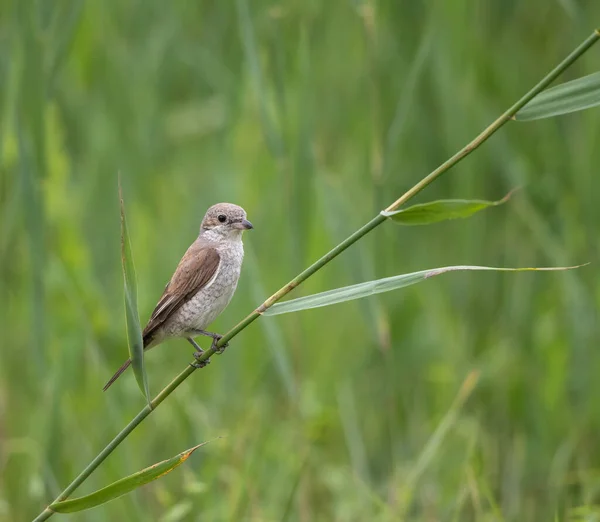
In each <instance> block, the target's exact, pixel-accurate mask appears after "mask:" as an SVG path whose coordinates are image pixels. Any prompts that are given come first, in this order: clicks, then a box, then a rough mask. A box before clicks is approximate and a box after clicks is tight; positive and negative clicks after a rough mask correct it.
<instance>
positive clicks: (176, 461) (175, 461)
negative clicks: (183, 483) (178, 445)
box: [49, 442, 207, 513]
mask: <svg viewBox="0 0 600 522" xmlns="http://www.w3.org/2000/svg"><path fill="white" fill-rule="evenodd" d="M204 444H207V442H203V443H202V444H198V445H197V446H194V447H193V448H190V449H188V450H186V451H184V452H182V453H180V454H179V455H175V456H174V457H172V458H170V459H168V460H163V461H162V462H159V463H157V464H154V465H153V466H150V467H148V468H145V469H143V470H141V471H138V472H137V473H134V474H133V475H129V476H128V477H125V478H122V479H121V480H117V481H116V482H113V483H112V484H110V485H108V486H106V487H105V488H102V489H99V490H98V491H94V493H90V494H89V495H85V496H84V497H78V498H74V499H72V500H63V501H62V502H54V503H53V504H50V506H49V508H50V509H51V510H52V511H55V512H56V513H75V512H76V511H83V510H86V509H90V508H93V507H96V506H99V505H101V504H105V503H106V502H109V501H111V500H114V499H115V498H118V497H121V496H123V495H125V494H126V493H129V492H130V491H133V490H134V489H137V488H139V487H140V486H143V485H144V484H148V482H152V481H153V480H156V479H157V478H160V477H162V476H163V475H166V474H167V473H170V472H171V471H173V470H174V469H175V468H176V467H177V466H179V465H181V464H183V463H184V462H185V461H186V460H187V459H188V457H189V456H190V455H191V454H192V453H194V451H196V450H197V449H198V448H199V447H200V446H204Z"/></svg>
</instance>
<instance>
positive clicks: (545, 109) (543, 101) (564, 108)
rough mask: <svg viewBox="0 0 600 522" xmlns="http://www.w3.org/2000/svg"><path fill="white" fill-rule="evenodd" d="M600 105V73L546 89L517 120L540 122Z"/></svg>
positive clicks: (528, 105)
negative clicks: (543, 119) (542, 119)
mask: <svg viewBox="0 0 600 522" xmlns="http://www.w3.org/2000/svg"><path fill="white" fill-rule="evenodd" d="M596 105H600V72H597V73H594V74H590V75H589V76H584V77H583V78H578V79H577V80H573V81H572V82H566V83H563V84H561V85H557V86H556V87H552V88H550V89H546V90H545V91H542V92H541V93H540V94H538V95H537V96H536V97H535V98H533V100H531V101H530V102H529V103H528V104H527V105H525V107H523V108H522V109H521V110H520V111H519V112H517V114H516V115H515V120H520V121H527V120H539V119H541V118H549V117H550V116H558V115H559V114H567V113H569V112H575V111H581V110H583V109H589V108H590V107H594V106H596Z"/></svg>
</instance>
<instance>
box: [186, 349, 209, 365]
mask: <svg viewBox="0 0 600 522" xmlns="http://www.w3.org/2000/svg"><path fill="white" fill-rule="evenodd" d="M203 355H204V351H202V352H198V351H196V352H194V359H196V362H192V363H190V366H191V367H192V368H204V367H205V366H206V365H208V364H210V359H206V360H205V361H199V360H198V359H200V357H202V356H203Z"/></svg>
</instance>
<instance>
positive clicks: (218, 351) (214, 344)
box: [194, 330, 229, 355]
mask: <svg viewBox="0 0 600 522" xmlns="http://www.w3.org/2000/svg"><path fill="white" fill-rule="evenodd" d="M194 334H195V335H206V336H207V337H212V340H213V341H212V344H211V345H210V348H211V350H212V349H213V348H214V349H215V353H216V354H219V355H221V354H222V353H223V352H224V351H225V348H227V347H228V346H229V343H225V345H223V346H221V347H218V348H217V343H218V342H219V341H220V340H221V339H222V338H223V336H222V335H221V334H218V333H213V332H207V331H206V330H194Z"/></svg>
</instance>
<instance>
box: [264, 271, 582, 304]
mask: <svg viewBox="0 0 600 522" xmlns="http://www.w3.org/2000/svg"><path fill="white" fill-rule="evenodd" d="M580 266H584V265H577V266H568V267H549V268H494V267H489V266H469V265H459V266H445V267H442V268H432V269H430V270H422V271H420V272H413V273H411V274H403V275H398V276H393V277H386V278H384V279H377V280H375V281H367V282H366V283H359V284H357V285H351V286H345V287H343V288H336V289H335V290H328V291H327V292H321V293H319V294H313V295H309V296H306V297H300V298H298V299H292V300H290V301H285V302H283V303H276V304H274V305H273V306H272V307H271V308H268V309H267V310H266V311H265V312H263V315H279V314H286V313H289V312H299V311H300V310H308V309H309V308H319V307H321V306H329V305H332V304H337V303H343V302H345V301H352V300H353V299H360V298H362V297H367V296H370V295H374V294H380V293H383V292H389V291H390V290H397V289H398V288H404V287H405V286H410V285H414V284H416V283H420V282H422V281H425V280H426V279H429V278H431V277H434V276H438V275H441V274H445V273H446V272H454V271H459V270H485V271H493V272H525V271H549V270H571V269H573V268H579V267H580Z"/></svg>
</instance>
